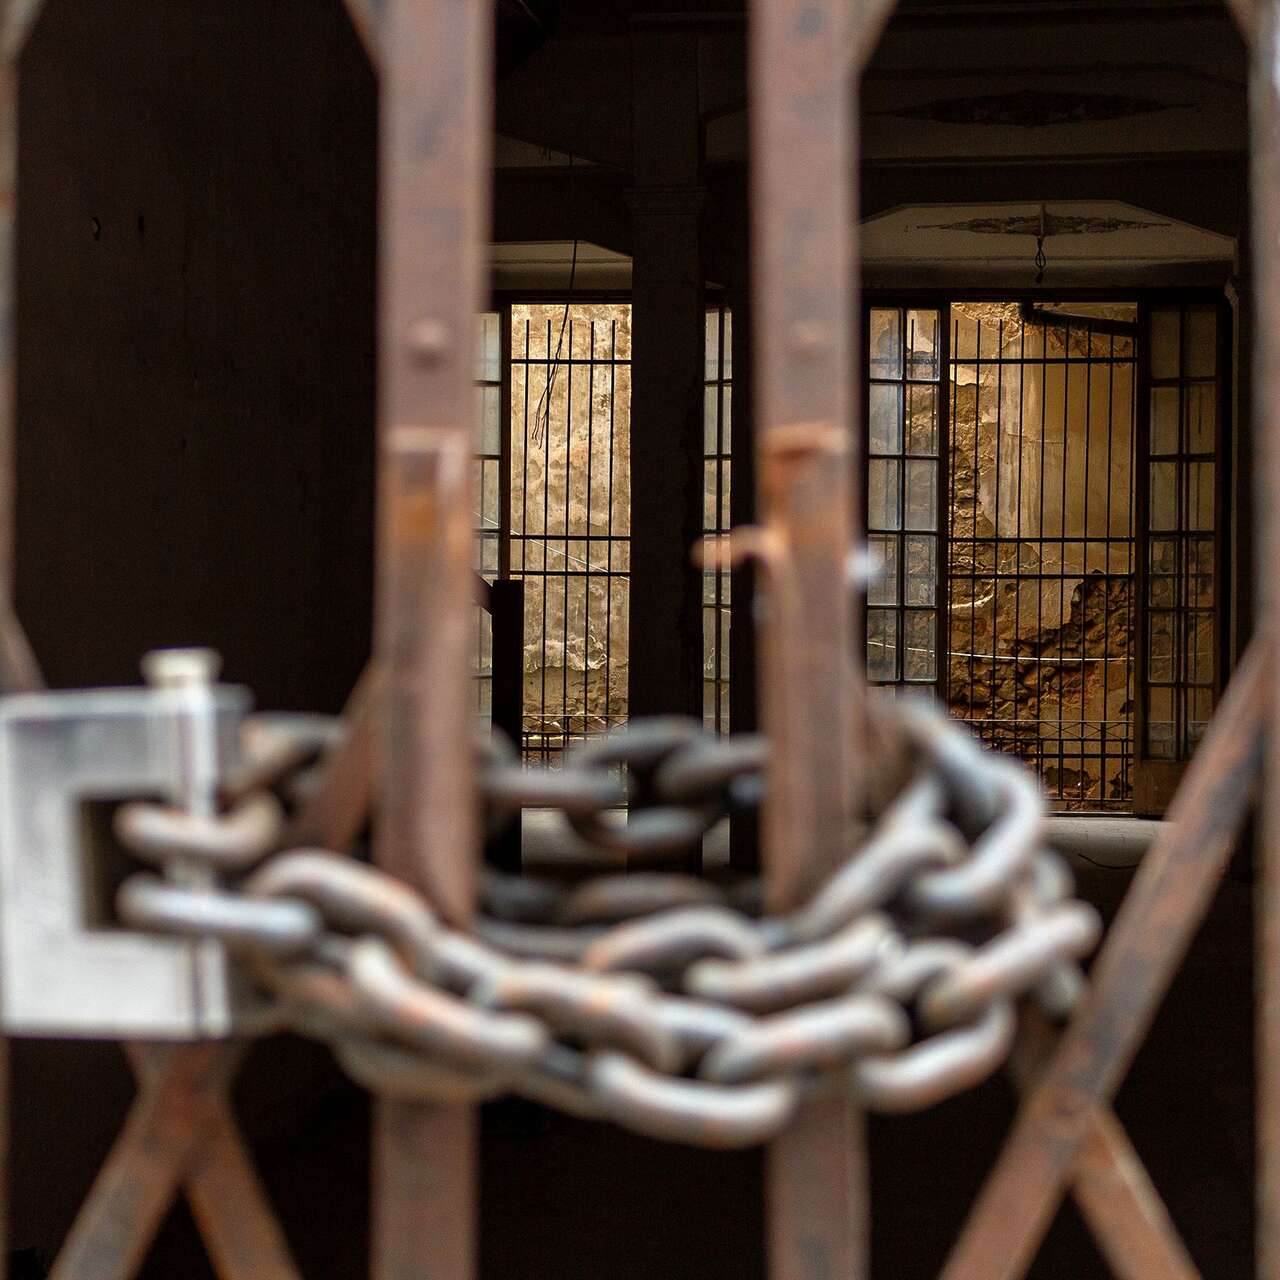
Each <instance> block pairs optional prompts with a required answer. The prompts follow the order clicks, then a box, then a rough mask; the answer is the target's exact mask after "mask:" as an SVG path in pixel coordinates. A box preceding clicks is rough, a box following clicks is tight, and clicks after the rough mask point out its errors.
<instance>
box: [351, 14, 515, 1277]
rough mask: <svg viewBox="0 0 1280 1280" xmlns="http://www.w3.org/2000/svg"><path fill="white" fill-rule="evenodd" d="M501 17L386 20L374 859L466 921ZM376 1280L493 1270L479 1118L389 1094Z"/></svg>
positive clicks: (380, 1120)
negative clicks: (475, 370) (475, 380)
mask: <svg viewBox="0 0 1280 1280" xmlns="http://www.w3.org/2000/svg"><path fill="white" fill-rule="evenodd" d="M493 21H494V19H493V6H492V4H491V3H489V0H390V3H388V4H387V6H386V9H385V12H384V14H383V30H384V32H385V37H386V38H385V39H384V41H383V42H382V43H383V48H384V50H385V54H384V57H383V60H382V98H381V113H382V119H381V166H382V184H383V185H382V209H381V220H380V221H381V232H380V234H381V282H380V286H381V287H380V305H379V322H380V336H379V456H380V493H379V548H378V584H377V587H378V614H377V635H376V638H375V648H376V650H377V654H378V661H379V663H380V665H381V667H382V669H383V672H384V678H385V680H386V707H387V711H386V716H385V737H384V739H383V742H382V744H381V749H382V752H383V754H382V757H381V758H382V761H383V767H382V768H381V769H380V770H379V783H378V785H379V786H380V788H381V790H380V794H379V806H378V815H379V817H378V823H377V831H376V837H375V853H376V856H377V859H378V861H379V863H380V864H381V865H382V866H383V867H385V868H386V869H387V870H389V871H391V872H392V873H393V874H395V875H397V876H399V877H400V878H401V879H403V880H405V881H406V882H408V883H410V884H414V885H416V886H418V887H419V888H421V889H422V890H423V891H424V892H425V894H426V895H427V897H428V898H429V899H430V900H431V902H432V903H433V904H434V905H435V906H436V907H437V908H438V909H439V910H440V911H441V912H442V913H443V914H444V915H445V916H447V917H448V918H449V919H451V920H453V921H454V922H455V923H464V922H465V921H466V920H467V918H468V917H469V916H470V914H471V908H472V900H473V896H474V883H475V866H476V862H477V854H478V832H477V823H476V805H475V795H474V779H473V776H472V774H473V768H472V761H471V755H470V752H469V751H466V750H459V744H460V743H467V742H469V741H470V737H471V729H472V709H471V698H472V684H471V679H470V644H469V641H470V624H471V609H472V607H473V606H472V602H471V575H472V568H471V563H472V537H471V500H472V494H471V452H472V418H473V404H472V397H473V391H472V385H471V375H472V344H473V341H474V330H475V316H476V314H477V312H479V311H480V310H481V305H482V302H483V298H484V288H485V279H484V270H485V257H484V252H483V245H484V238H485V236H486V232H487V228H488V221H489V189H490V172H489V167H490V166H489V153H490V134H491V132H492V123H491V117H492V61H493V53H492V44H493ZM374 1143H375V1157H374V1168H375V1179H376V1183H375V1186H376V1193H375V1202H374V1203H375V1208H374V1226H373V1239H374V1246H373V1248H374V1262H373V1271H372V1274H373V1275H374V1276H375V1277H376V1280H411V1278H412V1280H419V1278H420V1277H423V1276H430V1277H432V1280H449V1278H450V1277H458V1278H461V1277H466V1276H469V1275H471V1274H473V1272H474V1270H475V1230H474V1222H473V1216H474V1211H475V1189H474V1182H475V1139H474V1114H473V1109H472V1108H470V1107H463V1106H428V1105H424V1104H409V1103H404V1102H392V1101H389V1100H383V1101H381V1102H380V1103H379V1105H378V1110H377V1117H376V1120H375V1139H374Z"/></svg>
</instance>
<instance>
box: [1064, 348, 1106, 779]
mask: <svg viewBox="0 0 1280 1280" xmlns="http://www.w3.org/2000/svg"><path fill="white" fill-rule="evenodd" d="M1112 341H1113V342H1114V339H1112ZM1068 367H1069V366H1068ZM1092 436H1093V325H1092V324H1091V323H1090V324H1089V325H1087V326H1086V327H1085V363H1084V507H1083V518H1082V522H1081V529H1082V532H1083V534H1084V540H1083V542H1082V543H1081V555H1082V557H1083V559H1082V562H1081V566H1080V567H1081V569H1082V570H1083V573H1084V577H1083V578H1082V579H1081V582H1080V728H1079V740H1078V742H1077V744H1076V745H1077V746H1078V747H1079V748H1080V789H1081V790H1080V796H1079V797H1078V798H1079V799H1080V800H1084V799H1087V788H1086V787H1085V778H1086V776H1087V775H1086V774H1085V752H1084V741H1085V709H1086V704H1087V702H1088V698H1087V696H1086V690H1087V687H1088V679H1089V662H1088V658H1087V655H1086V651H1085V632H1086V630H1087V628H1086V626H1085V616H1084V611H1085V609H1086V607H1087V601H1088V594H1087V593H1088V585H1089V550H1090V546H1091V543H1090V538H1089V449H1090V446H1091V445H1092V443H1093V440H1092ZM1104 545H1105V544H1104ZM1102 589H1103V597H1102V598H1103V602H1104V603H1103V609H1104V611H1105V609H1106V603H1105V601H1106V598H1107V597H1106V580H1105V579H1104V580H1103V584H1102ZM1104 648H1105V641H1104ZM1106 677H1107V668H1106V665H1105V664H1104V665H1103V667H1102V678H1103V686H1102V689H1103V701H1104V703H1105V701H1106V688H1107V686H1106ZM1104 714H1105V706H1104ZM1098 750H1099V752H1100V753H1101V757H1102V758H1101V759H1100V761H1099V765H1098V771H1099V772H1098V794H1099V797H1101V795H1102V790H1103V786H1102V777H1103V774H1105V773H1106V769H1107V765H1106V747H1105V745H1104V744H1103V743H1102V742H1099V743H1098Z"/></svg>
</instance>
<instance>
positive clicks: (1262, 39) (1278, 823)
mask: <svg viewBox="0 0 1280 1280" xmlns="http://www.w3.org/2000/svg"><path fill="white" fill-rule="evenodd" d="M1235 7H1236V8H1237V10H1239V9H1242V8H1244V6H1243V5H1236V6H1235ZM1250 7H1251V8H1252V9H1253V11H1254V12H1253V15H1252V17H1253V27H1252V29H1253V66H1252V72H1251V94H1252V102H1251V106H1252V134H1251V148H1252V153H1253V154H1252V191H1253V236H1254V241H1253V249H1254V262H1255V264H1256V272H1257V283H1256V286H1255V292H1256V296H1257V299H1258V312H1257V333H1256V337H1255V346H1254V370H1253V372H1254V379H1255V383H1256V387H1255V392H1254V397H1253V403H1254V405H1255V406H1256V409H1255V412H1256V415H1257V416H1256V420H1255V423H1254V430H1255V432H1256V436H1257V438H1256V441H1255V450H1256V455H1257V457H1258V460H1259V462H1260V464H1261V465H1260V467H1259V473H1260V476H1261V481H1260V485H1261V487H1260V489H1259V492H1258V511H1259V513H1261V519H1260V527H1259V529H1258V538H1257V544H1256V545H1257V547H1258V551H1259V556H1260V559H1259V563H1258V565H1257V566H1256V567H1255V569H1254V573H1255V575H1256V576H1257V578H1258V581H1259V582H1260V583H1261V584H1263V586H1262V590H1263V592H1264V601H1263V613H1262V619H1263V626H1264V628H1265V629H1266V630H1267V631H1268V632H1269V635H1268V637H1267V638H1268V640H1269V641H1270V643H1271V644H1272V645H1273V646H1274V645H1275V644H1276V643H1277V636H1280V586H1278V585H1277V583H1276V574H1275V569H1276V566H1277V564H1280V517H1277V515H1275V514H1274V513H1275V494H1276V485H1277V483H1278V482H1280V81H1278V80H1277V77H1276V68H1277V67H1280V0H1256V3H1255V4H1254V5H1252V6H1250ZM1259 570H1261V571H1259ZM1267 728H1268V730H1269V734H1268V749H1267V761H1266V785H1265V789H1264V792H1263V795H1264V797H1265V798H1264V800H1263V802H1262V841H1261V850H1260V856H1261V860H1262V867H1261V879H1260V884H1259V889H1258V894H1257V913H1258V914H1257V920H1256V946H1257V971H1258V975H1259V977H1258V991H1259V1000H1258V1027H1257V1037H1256V1044H1257V1046H1258V1047H1257V1055H1258V1084H1257V1097H1258V1115H1257V1133H1258V1153H1257V1154H1258V1191H1257V1204H1258V1248H1257V1265H1258V1276H1259V1277H1260V1278H1262V1277H1266V1278H1267V1280H1269V1278H1270V1277H1272V1276H1276V1275H1280V707H1277V705H1276V704H1275V703H1273V704H1272V706H1271V708H1270V711H1269V715H1268V724H1267Z"/></svg>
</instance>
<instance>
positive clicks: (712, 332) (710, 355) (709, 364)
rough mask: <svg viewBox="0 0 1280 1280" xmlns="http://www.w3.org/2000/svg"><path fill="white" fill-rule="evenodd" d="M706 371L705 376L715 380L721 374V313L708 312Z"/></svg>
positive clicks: (708, 379)
mask: <svg viewBox="0 0 1280 1280" xmlns="http://www.w3.org/2000/svg"><path fill="white" fill-rule="evenodd" d="M705 351H706V371H705V372H704V374H703V378H704V380H705V381H707V382H714V381H715V380H716V379H717V378H719V376H720V313H719V312H718V311H708V312H707V336H706V345H705Z"/></svg>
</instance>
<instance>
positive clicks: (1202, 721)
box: [1183, 689, 1213, 755]
mask: <svg viewBox="0 0 1280 1280" xmlns="http://www.w3.org/2000/svg"><path fill="white" fill-rule="evenodd" d="M1212 718H1213V693H1212V691H1211V690H1209V689H1188V690H1187V740H1186V742H1185V743H1184V744H1183V752H1184V753H1185V754H1187V755H1190V754H1191V752H1193V751H1194V750H1195V749H1196V747H1197V746H1199V744H1200V739H1201V738H1203V737H1204V733H1205V730H1206V729H1207V728H1208V727H1209V721H1210V720H1211V719H1212Z"/></svg>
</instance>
